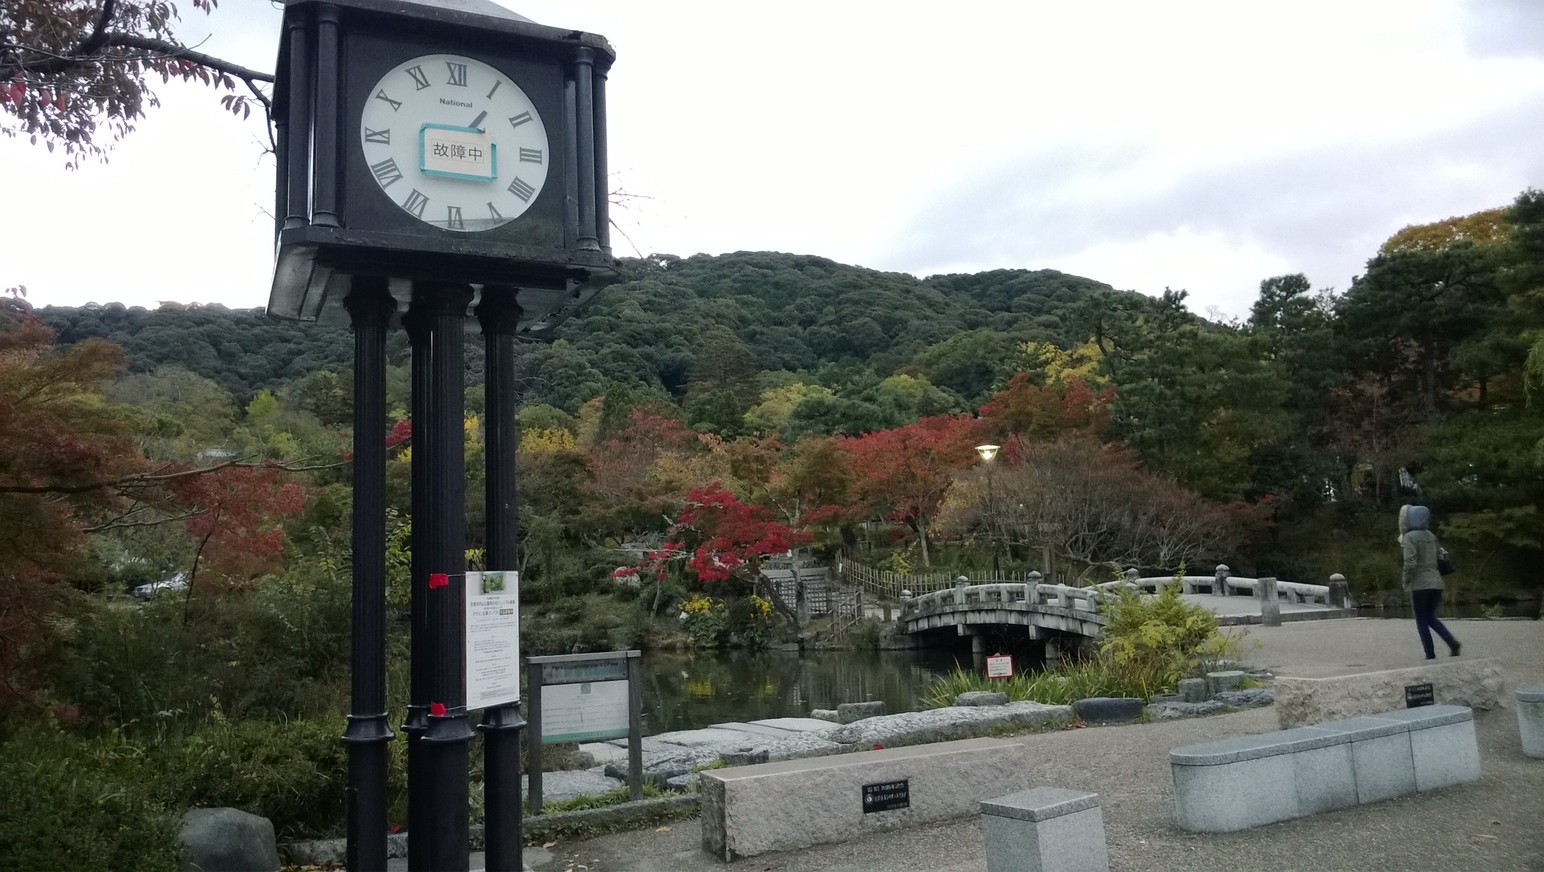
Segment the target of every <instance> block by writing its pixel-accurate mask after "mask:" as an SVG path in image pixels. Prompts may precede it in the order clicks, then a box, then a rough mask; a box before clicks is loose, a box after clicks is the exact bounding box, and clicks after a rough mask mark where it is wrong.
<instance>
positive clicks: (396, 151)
mask: <svg viewBox="0 0 1544 872" xmlns="http://www.w3.org/2000/svg"><path fill="white" fill-rule="evenodd" d="M359 144H360V146H361V147H362V148H363V149H364V155H365V164H366V166H367V167H368V168H369V172H370V175H371V176H372V177H373V178H374V179H375V183H376V185H378V186H379V187H380V189H381V192H382V193H384V194H385V195H386V196H388V197H390V198H391V200H392V202H394V203H396V204H397V206H398V207H399V208H401V209H402V210H403V211H404V212H407V213H408V214H409V215H411V216H413V217H414V218H416V219H418V220H419V221H422V222H424V223H425V224H431V225H433V226H435V227H440V228H443V229H445V230H452V231H459V232H468V233H469V232H474V231H479V230H491V229H493V228H495V227H498V226H500V225H503V224H507V223H508V222H510V221H513V220H514V219H516V218H518V217H520V215H521V213H523V212H525V210H526V209H528V208H530V207H531V204H532V203H534V202H536V198H537V196H538V195H540V194H541V189H542V185H543V184H544V183H545V182H546V180H547V166H548V160H549V159H550V157H551V155H550V153H549V149H548V143H547V128H546V126H545V125H543V124H542V119H541V115H540V113H538V112H537V111H536V106H535V105H533V104H532V103H531V99H530V98H529V97H527V96H526V94H525V92H524V91H522V90H521V89H520V86H518V85H516V84H515V83H514V81H512V80H511V79H510V77H509V76H507V75H505V74H504V73H501V72H499V71H498V70H496V69H494V68H493V67H491V66H489V65H488V64H485V63H483V62H482V61H479V60H474V59H472V58H467V57H460V56H458V55H448V54H435V55H424V56H422V57H416V58H413V59H412V60H408V61H403V62H402V63H400V64H398V65H397V67H396V68H395V69H393V70H391V72H388V73H387V74H386V75H384V76H382V77H381V80H380V81H379V82H377V83H376V84H375V87H374V88H373V89H372V90H371V92H370V96H369V98H368V99H367V100H366V101H365V108H364V112H363V113H362V115H361V116H360V120H359Z"/></svg>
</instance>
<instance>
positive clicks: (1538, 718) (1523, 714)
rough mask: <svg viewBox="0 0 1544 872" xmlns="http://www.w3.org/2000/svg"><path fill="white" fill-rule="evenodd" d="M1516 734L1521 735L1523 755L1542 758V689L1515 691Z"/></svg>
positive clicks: (1543, 745) (1529, 688)
mask: <svg viewBox="0 0 1544 872" xmlns="http://www.w3.org/2000/svg"><path fill="white" fill-rule="evenodd" d="M1517 732H1518V733H1520V734H1521V735H1522V740H1523V753H1524V754H1526V755H1528V756H1529V757H1544V687H1524V688H1520V689H1519V690H1518V691H1517Z"/></svg>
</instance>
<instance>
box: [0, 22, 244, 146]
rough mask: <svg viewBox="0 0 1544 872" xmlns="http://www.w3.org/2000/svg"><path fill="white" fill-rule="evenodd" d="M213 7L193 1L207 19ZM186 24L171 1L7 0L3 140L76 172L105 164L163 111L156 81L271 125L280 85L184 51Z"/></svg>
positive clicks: (0, 103)
mask: <svg viewBox="0 0 1544 872" xmlns="http://www.w3.org/2000/svg"><path fill="white" fill-rule="evenodd" d="M216 3H217V0H191V5H192V7H193V9H195V10H197V11H199V12H201V13H209V12H212V11H213V10H214V7H215V5H216ZM179 18H180V12H179V9H178V7H177V5H176V4H175V3H172V2H170V0H8V2H6V3H5V4H4V6H0V111H3V113H4V114H5V115H6V116H9V120H8V121H7V122H6V123H5V124H3V125H0V133H4V134H5V135H6V136H12V137H15V136H26V137H28V138H29V139H30V140H31V141H32V142H33V144H36V143H38V142H42V143H43V144H44V145H46V146H47V147H48V149H49V151H53V150H55V149H56V148H58V149H62V150H63V152H64V156H65V159H66V161H67V163H68V165H69V166H72V167H73V166H76V165H78V164H79V162H80V159H81V158H83V157H97V158H102V159H105V156H106V154H107V151H108V149H109V148H110V146H111V144H112V143H113V142H116V141H117V140H119V139H122V138H123V137H124V136H126V135H128V134H129V133H130V132H132V131H133V130H134V127H135V124H136V123H138V121H139V120H140V119H141V118H142V117H144V114H145V109H146V107H151V106H156V105H158V103H159V101H158V99H157V97H156V94H155V91H154V90H153V89H152V81H153V80H154V79H160V80H161V81H162V82H163V83H165V82H168V81H170V80H171V79H173V78H176V79H182V80H184V81H189V82H194V81H196V82H202V83H203V84H206V85H211V86H213V87H215V88H217V89H220V90H224V91H227V92H229V93H227V94H226V95H225V96H224V97H222V99H221V102H222V104H223V105H224V106H225V107H226V108H227V109H229V110H230V111H232V112H234V113H236V114H238V115H240V116H242V117H243V118H244V117H246V116H248V115H249V114H250V113H251V111H252V107H253V106H254V105H256V106H259V107H261V109H262V111H263V112H264V114H265V116H266V113H267V111H268V109H269V98H268V95H267V93H266V88H267V87H269V86H271V85H272V83H273V76H272V75H270V74H268V73H263V72H259V71H256V70H249V69H246V68H245V67H242V66H239V65H237V64H233V63H230V62H229V61H225V60H222V59H220V58H217V57H214V56H212V55H208V54H205V53H203V52H200V51H198V50H196V49H194V48H192V47H190V46H188V45H186V44H185V43H183V42H182V41H181V40H180V39H179V38H178V36H177V33H176V28H177V22H178V21H179ZM238 81H239V82H241V83H242V84H243V85H244V86H245V88H246V91H245V92H244V93H243V92H238V91H237V90H236V83H237V82H238Z"/></svg>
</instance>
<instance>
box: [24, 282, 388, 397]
mask: <svg viewBox="0 0 1544 872" xmlns="http://www.w3.org/2000/svg"><path fill="white" fill-rule="evenodd" d="M37 314H38V316H39V317H41V318H42V319H43V322H44V323H45V324H47V325H48V326H50V327H52V328H54V329H55V330H57V331H58V334H59V335H58V342H59V344H61V345H70V344H73V343H76V342H80V341H82V340H85V339H90V338H93V337H99V338H102V339H106V340H108V341H110V342H113V343H116V344H117V345H119V346H122V348H123V350H124V352H125V353H127V354H128V357H129V371H130V372H134V373H151V372H155V371H156V370H158V369H162V368H166V367H180V368H183V369H186V370H189V371H191V372H194V373H196V374H198V375H201V376H203V377H205V378H208V379H210V380H212V381H214V382H215V383H217V384H219V385H220V386H221V387H223V388H225V389H226V390H227V391H230V393H231V395H232V396H233V397H234V398H235V399H236V400H237V401H238V402H240V403H241V404H242V405H245V404H246V403H247V402H248V401H249V400H251V399H252V397H253V395H254V394H256V393H257V392H258V391H259V390H262V389H264V388H268V389H270V390H276V389H278V388H280V387H282V386H284V385H287V384H290V383H292V382H295V381H298V380H300V379H303V378H305V377H306V376H308V375H311V374H312V373H316V372H322V371H331V372H334V373H345V372H350V371H352V369H353V365H354V337H353V334H352V333H351V332H350V331H349V330H348V329H347V328H338V327H318V326H316V325H311V324H306V325H303V324H297V323H293V322H289V321H279V320H276V319H273V318H269V317H267V316H266V315H265V314H264V313H263V310H262V309H227V308H226V307H224V306H220V305H208V306H203V305H179V304H166V303H163V304H162V305H161V307H160V308H157V309H145V308H143V307H139V306H135V307H133V308H130V307H127V306H125V305H123V304H122V303H108V304H105V305H103V304H96V303H93V304H91V305H89V306H81V307H65V306H46V307H44V308H42V309H39V310H38V312H37ZM405 347H406V346H405V345H403V346H402V348H403V349H405Z"/></svg>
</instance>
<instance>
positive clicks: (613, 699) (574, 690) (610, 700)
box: [541, 680, 631, 742]
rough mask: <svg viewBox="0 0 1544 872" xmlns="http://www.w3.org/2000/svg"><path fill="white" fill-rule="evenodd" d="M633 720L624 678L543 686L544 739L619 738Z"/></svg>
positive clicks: (583, 740) (555, 740)
mask: <svg viewBox="0 0 1544 872" xmlns="http://www.w3.org/2000/svg"><path fill="white" fill-rule="evenodd" d="M630 724H631V719H630V717H629V711H628V707H627V681H625V680H623V681H585V682H580V683H578V684H548V685H543V686H542V689H541V739H542V741H543V742H594V741H597V740H600V739H618V738H621V737H624V736H626V735H627V734H628V728H629V726H630Z"/></svg>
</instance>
